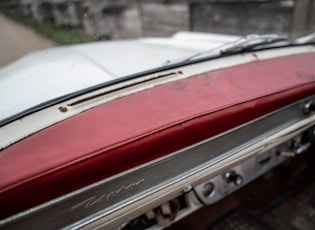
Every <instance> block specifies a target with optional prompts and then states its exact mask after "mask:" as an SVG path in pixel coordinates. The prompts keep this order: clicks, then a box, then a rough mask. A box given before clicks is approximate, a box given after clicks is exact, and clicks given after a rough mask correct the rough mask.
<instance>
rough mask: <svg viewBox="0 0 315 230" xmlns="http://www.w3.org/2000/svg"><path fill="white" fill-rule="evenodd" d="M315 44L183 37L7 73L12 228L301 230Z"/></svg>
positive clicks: (27, 64)
mask: <svg viewBox="0 0 315 230" xmlns="http://www.w3.org/2000/svg"><path fill="white" fill-rule="evenodd" d="M313 37H314V36H310V37H303V38H300V39H297V40H295V41H289V40H288V39H287V38H286V37H285V36H279V35H274V34H269V35H249V36H246V37H237V36H230V35H222V34H203V33H190V32H180V33H177V34H175V35H174V36H172V37H170V38H145V39H135V40H126V41H111V42H96V43H93V44H85V45H74V46H68V47H62V48H54V49H47V50H43V51H40V52H36V53H32V54H29V55H27V56H25V57H24V58H22V59H20V60H18V61H17V62H15V63H13V64H11V65H9V66H7V67H5V68H2V69H1V70H0V104H1V109H0V125H1V127H0V149H1V151H0V165H1V167H0V219H1V220H0V228H1V229H21V228H23V229H61V228H63V229H81V228H82V229H91V228H93V229H162V228H168V227H169V228H170V229H208V228H212V229H239V228H238V227H237V226H239V225H240V224H241V223H240V221H243V222H242V224H243V226H245V225H246V226H247V228H245V227H244V228H242V229H270V228H274V229H289V228H288V226H289V225H290V226H293V225H292V223H291V222H290V221H289V220H294V218H297V217H296V215H297V214H301V212H300V211H298V208H297V206H295V205H294V204H292V203H290V202H289V201H288V199H289V198H291V200H292V199H293V198H292V197H295V196H297V195H298V194H302V197H306V198H309V197H311V195H305V194H306V193H305V191H306V192H307V191H308V193H307V194H314V191H315V190H314V185H313V183H314V175H315V174H314V162H315V158H314V155H312V148H313V146H312V144H313V143H314V141H315V113H314V111H315V53H314V52H315V47H314V44H312V43H310V42H311V40H312V39H313ZM205 50H207V51H206V52H205ZM312 192H313V193H312ZM313 200H314V199H313ZM280 201H281V202H282V203H281V202H280ZM283 201H285V202H283ZM311 201H312V200H311V198H310V200H307V202H305V203H306V204H308V206H307V207H306V206H304V207H303V210H308V212H307V213H308V214H309V215H308V214H307V213H306V214H305V213H304V214H305V215H304V217H305V216H307V215H308V216H309V220H305V218H304V220H305V221H304V222H299V226H306V225H307V224H313V225H311V226H313V227H314V220H313V222H312V219H314V218H311V217H312V215H311V214H310V213H315V211H314V210H315V209H311V203H312V202H311ZM280 203H281V204H282V205H284V204H283V203H287V204H289V207H288V206H285V208H284V209H286V210H292V209H293V211H292V213H293V214H292V215H291V216H287V217H286V218H284V217H283V218H282V217H281V216H283V215H284V214H281V212H280V211H279V212H278V214H274V213H273V212H272V210H274V208H275V207H279V204H280ZM281 207H282V206H281ZM305 207H306V208H305ZM290 208H291V209H290ZM280 209H281V208H280ZM282 209H283V208H282ZM235 210H236V211H235ZM294 210H295V211H296V212H294ZM312 210H313V212H312ZM266 213H269V216H268V215H267V214H266ZM270 213H271V214H270ZM272 213H273V214H272ZM302 214H303V213H302ZM302 214H301V215H302ZM233 215H234V217H233ZM272 215H273V216H272ZM294 215H295V216H294ZM266 216H267V217H266ZM275 216H277V218H278V219H279V220H280V219H281V218H282V219H286V220H284V221H282V225H281V226H282V227H279V226H280V224H279V223H278V222H279V221H278V222H277V221H275ZM299 217H301V216H299ZM224 218H229V220H228V221H224ZM288 218H289V219H288ZM300 219H301V218H300ZM268 220H269V222H268ZM307 221H308V222H307ZM272 222H273V224H272ZM228 223H232V225H231V226H232V227H231V226H230V228H228V227H227V226H228ZM276 224H278V225H276ZM303 224H304V225H303ZM216 226H217V227H216ZM224 226H225V227H224ZM283 226H284V227H283ZM269 227H270V228H269ZM295 229H300V228H297V227H296V228H295ZM310 229H312V228H310ZM313 229H314V228H313Z"/></svg>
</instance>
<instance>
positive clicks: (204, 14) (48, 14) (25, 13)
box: [0, 0, 315, 66]
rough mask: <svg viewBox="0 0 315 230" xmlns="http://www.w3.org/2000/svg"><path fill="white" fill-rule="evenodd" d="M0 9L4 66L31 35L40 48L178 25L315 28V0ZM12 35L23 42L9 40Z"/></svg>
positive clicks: (41, 0) (122, 1)
mask: <svg viewBox="0 0 315 230" xmlns="http://www.w3.org/2000/svg"><path fill="white" fill-rule="evenodd" d="M0 11H1V17H0V27H1V28H2V31H1V33H0V34H1V35H0V48H1V54H0V56H1V57H0V66H3V65H4V64H2V63H1V59H6V58H7V57H8V56H10V49H15V50H17V49H19V44H22V43H23V44H30V43H31V42H32V41H33V43H35V44H34V45H28V46H29V48H30V47H31V46H33V48H34V49H35V50H36V45H37V46H39V48H43V47H44V48H45V47H52V46H57V45H67V44H76V43H82V42H92V41H100V40H114V39H131V38H138V37H152V36H154V37H165V36H171V35H172V34H174V33H176V32H178V31H197V32H210V33H223V34H233V35H246V34H254V33H256V34H266V33H277V34H285V35H288V36H290V37H291V38H296V37H299V36H302V35H306V34H309V33H311V32H312V31H313V32H314V31H315V0H172V1H171V0H115V1H113V0H1V1H0ZM21 26H22V27H21ZM13 27H15V30H17V31H16V33H14V32H12V30H14V29H13ZM25 28H30V29H31V30H32V31H35V33H36V34H39V35H40V36H42V37H43V39H44V41H45V42H44V44H42V42H43V41H42V40H41V39H37V40H38V41H37V42H34V39H35V38H34V37H29V38H28V37H27V36H26V35H24V33H25V31H24V30H23V29H25ZM10 31H11V32H10ZM34 36H35V37H36V35H34ZM13 37H14V39H19V40H20V41H19V42H18V43H19V44H15V45H12V44H11V45H9V44H7V43H10V42H11V43H12V42H13V41H10V40H14V39H13ZM45 38H48V39H49V40H48V41H47V40H45ZM35 40H36V39H35ZM39 40H41V41H39ZM10 47H13V48H10ZM5 49H7V50H5ZM34 49H33V50H34ZM11 52H12V51H11ZM25 53H27V51H25V52H24V53H23V55H24V54H25ZM5 55H7V57H5ZM14 58H16V57H14ZM14 58H13V59H14ZM10 61H11V60H10ZM10 61H9V60H8V61H7V62H10ZM2 62H3V61H2ZM6 64H7V63H6Z"/></svg>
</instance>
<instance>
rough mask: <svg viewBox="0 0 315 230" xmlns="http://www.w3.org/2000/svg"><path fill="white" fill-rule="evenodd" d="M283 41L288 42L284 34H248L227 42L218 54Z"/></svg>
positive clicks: (251, 48) (247, 49)
mask: <svg viewBox="0 0 315 230" xmlns="http://www.w3.org/2000/svg"><path fill="white" fill-rule="evenodd" d="M279 42H284V43H283V44H288V43H289V41H288V37H287V36H284V35H277V34H264V35H258V34H250V35H247V36H246V37H244V38H241V39H239V40H238V41H236V42H234V43H232V44H227V47H225V48H223V49H221V50H220V54H229V53H237V52H241V51H250V50H253V49H255V48H260V47H268V46H270V45H271V44H274V43H279Z"/></svg>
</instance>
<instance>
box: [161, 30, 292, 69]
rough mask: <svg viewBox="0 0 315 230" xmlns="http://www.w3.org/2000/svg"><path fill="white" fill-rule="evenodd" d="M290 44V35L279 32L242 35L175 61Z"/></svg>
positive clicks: (183, 61)
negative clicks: (231, 40) (278, 33)
mask: <svg viewBox="0 0 315 230" xmlns="http://www.w3.org/2000/svg"><path fill="white" fill-rule="evenodd" d="M288 44H290V42H289V40H288V37H287V36H284V35H277V34H265V35H258V34H250V35H247V36H246V37H241V38H239V39H237V40H235V41H233V42H228V43H226V44H224V45H221V46H219V47H216V48H214V49H211V50H207V51H204V52H200V53H197V54H195V55H193V56H190V57H188V58H185V59H183V60H181V61H177V62H175V63H185V62H189V61H192V60H195V59H202V58H214V57H219V56H221V55H224V54H233V53H238V52H242V51H250V50H253V49H255V48H256V49H258V48H267V47H270V46H271V45H277V46H280V45H288ZM169 64H173V62H170V61H169V62H167V63H166V65H169Z"/></svg>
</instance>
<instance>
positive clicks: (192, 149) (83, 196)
mask: <svg viewBox="0 0 315 230" xmlns="http://www.w3.org/2000/svg"><path fill="white" fill-rule="evenodd" d="M314 99H315V96H313V97H312V98H308V99H305V100H302V101H299V102H296V103H294V104H292V105H290V106H287V107H285V108H283V109H280V110H277V111H275V112H273V113H270V114H268V115H265V116H263V117H261V118H259V119H256V120H254V121H251V122H249V123H247V124H244V125H242V126H239V127H237V128H234V129H232V130H229V131H227V132H225V133H222V134H220V135H218V136H215V137H212V138H209V139H207V140H204V141H202V142H199V143H197V144H195V145H192V146H189V147H187V148H185V149H182V150H180V151H176V152H174V153H172V154H170V155H168V156H166V157H162V158H160V159H157V160H154V161H152V162H149V163H147V164H144V165H142V166H139V167H136V168H134V169H131V170H128V171H126V172H124V173H121V174H118V175H116V176H113V177H111V178H108V179H105V180H102V181H100V182H97V183H95V184H92V185H90V186H87V187H85V188H82V189H80V190H77V191H75V192H72V193H70V194H67V195H65V196H62V197H60V198H57V199H55V200H52V201H50V202H47V203H44V204H42V205H40V206H37V207H34V208H31V209H29V210H27V211H25V212H22V213H19V214H17V215H15V216H12V217H9V218H7V219H4V220H1V221H0V228H1V229H20V228H21V227H23V228H26V229H29V228H38V229H58V228H71V229H73V228H79V227H82V226H84V225H87V224H90V223H91V222H92V221H95V220H98V219H100V218H103V217H104V216H107V215H110V214H111V213H113V212H115V211H117V210H119V209H121V208H124V207H126V206H127V205H129V204H131V203H133V202H136V201H138V200H140V199H141V198H144V197H147V196H149V195H150V194H153V193H154V192H156V191H159V190H161V189H163V188H166V187H167V186H169V185H171V184H174V183H176V181H179V180H181V179H183V178H187V177H188V176H190V175H192V174H193V173H196V172H199V171H200V170H202V169H204V168H205V167H210V166H211V165H213V164H215V163H216V162H218V161H220V160H223V159H226V158H228V157H229V156H232V155H233V154H235V153H237V152H239V151H240V150H243V149H245V148H246V147H249V146H251V145H252V144H254V143H257V142H259V141H260V140H263V139H264V138H265V137H267V136H270V135H272V134H274V133H277V132H278V131H280V130H282V129H284V128H286V127H290V126H291V125H293V124H295V123H296V122H298V121H301V120H303V119H304V118H306V117H308V116H309V115H306V114H305V113H303V106H304V105H305V104H306V103H307V102H309V101H310V100H314ZM231 119H237V118H231ZM209 128H210V127H209ZM231 140H233V141H231Z"/></svg>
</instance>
